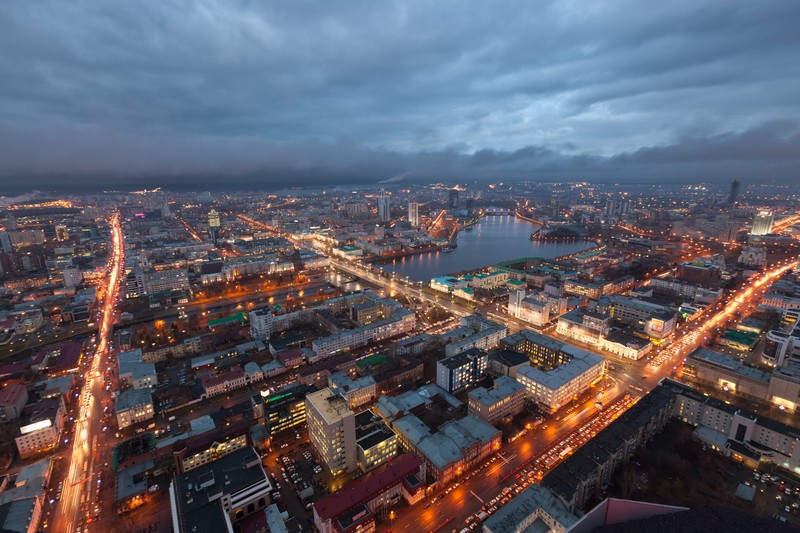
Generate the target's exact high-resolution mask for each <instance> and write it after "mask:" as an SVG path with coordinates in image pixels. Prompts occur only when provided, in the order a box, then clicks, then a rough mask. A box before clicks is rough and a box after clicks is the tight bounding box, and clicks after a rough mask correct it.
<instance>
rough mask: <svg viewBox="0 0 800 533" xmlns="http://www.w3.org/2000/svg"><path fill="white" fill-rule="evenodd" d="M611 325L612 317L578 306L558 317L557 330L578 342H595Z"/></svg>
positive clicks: (605, 333)
mask: <svg viewBox="0 0 800 533" xmlns="http://www.w3.org/2000/svg"><path fill="white" fill-rule="evenodd" d="M610 325H611V318H610V317H608V316H606V315H604V314H602V313H595V312H594V311H588V310H586V309H581V308H578V309H574V310H572V311H570V312H568V313H565V314H563V315H561V316H560V317H558V325H557V326H556V332H557V333H558V334H559V335H563V336H564V337H567V338H569V339H575V340H576V341H578V342H585V343H587V344H594V343H597V342H598V341H599V339H600V338H601V337H605V336H606V335H607V334H608V330H609V328H610Z"/></svg>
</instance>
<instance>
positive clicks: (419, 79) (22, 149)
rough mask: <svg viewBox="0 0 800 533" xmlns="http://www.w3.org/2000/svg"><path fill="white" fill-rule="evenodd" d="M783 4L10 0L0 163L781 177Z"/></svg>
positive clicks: (103, 169)
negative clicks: (64, 0) (56, 0)
mask: <svg viewBox="0 0 800 533" xmlns="http://www.w3.org/2000/svg"><path fill="white" fill-rule="evenodd" d="M262 4H263V5H262ZM797 20H800V4H798V3H797V2H795V1H785V2H728V1H719V2H713V1H712V2H689V1H686V2H667V3H663V4H653V5H649V4H648V5H646V6H645V5H643V4H642V3H641V2H634V1H631V2H564V1H561V2H504V3H500V4H496V3H489V2H474V3H472V2H456V1H453V2H413V1H406V2H396V3H391V2H366V1H365V2H346V3H321V2H320V3H312V2H302V1H301V2H292V3H250V2H232V1H228V0H201V1H198V2H190V3H186V2H178V1H177V0H158V1H155V0H154V1H143V2H72V3H48V2H7V3H5V4H3V5H2V6H0V47H1V49H2V50H3V53H2V54H0V161H2V166H0V178H2V179H3V180H5V181H8V180H10V179H12V178H20V177H23V178H25V179H29V180H31V183H40V182H41V183H44V184H46V183H47V182H48V180H52V178H53V177H54V176H80V177H81V179H82V180H85V181H88V180H92V179H95V180H98V181H100V182H103V183H107V181H108V180H109V179H110V178H118V179H123V178H142V179H151V180H158V179H163V180H167V181H169V180H180V179H189V178H191V177H197V176H214V175H219V174H223V175H225V176H231V177H237V178H238V179H241V180H254V181H269V180H275V181H282V180H287V179H288V180H304V181H314V180H317V181H325V180H331V181H334V180H338V181H348V180H350V181H375V182H377V181H380V180H388V179H391V178H392V177H398V176H402V178H403V179H415V178H437V179H441V178H454V179H459V178H463V177H469V178H482V177H494V178H497V177H499V178H505V177H508V178H513V177H531V178H536V177H554V176H555V177H591V178H608V179H617V178H619V179H637V178H640V177H641V176H643V175H647V176H653V177H658V178H659V179H670V178H678V179H684V178H687V177H694V178H728V177H732V176H733V177H760V178H773V179H792V178H795V177H796V175H797V174H796V171H797V168H798V167H799V166H800V165H798V163H800V150H798V149H797V148H798V132H799V131H800V128H799V127H798V122H797V121H798V119H799V118H800V117H798V104H799V103H800V102H798V95H799V94H800V63H798V62H797V60H796V58H797V57H799V56H800V32H797V30H796V24H797Z"/></svg>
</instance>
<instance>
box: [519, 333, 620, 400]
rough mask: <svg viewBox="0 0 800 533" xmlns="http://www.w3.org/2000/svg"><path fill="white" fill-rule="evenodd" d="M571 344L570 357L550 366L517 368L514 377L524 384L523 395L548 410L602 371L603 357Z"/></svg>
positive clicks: (599, 376)
mask: <svg viewBox="0 0 800 533" xmlns="http://www.w3.org/2000/svg"><path fill="white" fill-rule="evenodd" d="M571 348H572V352H573V353H572V359H571V360H570V361H569V362H568V363H564V364H563V365H561V366H558V367H556V368H555V369H553V370H549V371H546V372H545V371H542V370H539V369H538V368H534V367H524V368H521V369H519V370H518V371H517V381H519V382H520V383H521V384H522V385H523V386H524V387H525V389H526V396H527V397H528V398H530V399H531V400H533V401H535V402H537V403H539V404H540V405H542V406H544V407H545V408H547V409H550V410H551V411H556V410H557V409H559V408H560V407H562V406H563V405H565V404H567V403H568V402H570V401H571V400H572V399H573V397H575V396H577V395H579V394H581V393H582V392H583V391H584V390H586V389H587V388H588V387H590V386H591V385H592V384H593V383H595V382H596V381H598V380H599V379H601V378H602V377H603V374H604V373H605V366H606V362H605V359H603V358H602V357H600V356H599V355H595V354H593V353H590V352H587V351H585V350H580V349H578V348H575V347H571Z"/></svg>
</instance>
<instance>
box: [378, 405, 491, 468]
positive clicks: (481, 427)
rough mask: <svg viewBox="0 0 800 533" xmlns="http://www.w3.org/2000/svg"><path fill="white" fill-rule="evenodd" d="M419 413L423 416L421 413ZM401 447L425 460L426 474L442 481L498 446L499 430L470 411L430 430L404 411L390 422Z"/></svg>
mask: <svg viewBox="0 0 800 533" xmlns="http://www.w3.org/2000/svg"><path fill="white" fill-rule="evenodd" d="M420 416H423V415H422V414H420ZM392 428H393V429H394V430H395V432H396V433H397V441H398V444H399V446H400V448H401V449H402V450H404V451H411V452H414V453H416V454H417V455H418V456H419V458H420V459H422V460H423V461H424V462H425V465H426V469H427V472H428V475H429V476H430V477H431V478H433V479H435V480H437V481H440V482H441V483H447V482H448V481H450V480H452V479H455V478H457V477H458V476H460V475H461V474H463V473H464V472H467V471H468V470H470V469H472V468H473V467H475V466H476V465H478V464H479V463H481V462H482V461H483V460H485V459H486V457H488V456H489V455H491V454H492V453H494V452H496V451H497V450H499V449H500V440H501V437H502V432H501V431H500V430H499V429H497V428H495V427H493V426H491V425H489V424H488V423H487V422H484V421H483V420H481V419H480V418H478V417H477V416H475V415H473V414H468V415H467V416H465V417H464V418H461V419H459V420H448V421H447V422H445V423H444V424H442V425H440V426H439V427H438V428H437V429H435V430H432V429H431V427H430V426H428V424H426V423H425V422H424V421H423V420H422V419H421V418H420V417H418V416H416V415H413V414H407V415H405V416H402V418H399V419H396V420H395V421H394V422H392Z"/></svg>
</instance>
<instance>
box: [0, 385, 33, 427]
mask: <svg viewBox="0 0 800 533" xmlns="http://www.w3.org/2000/svg"><path fill="white" fill-rule="evenodd" d="M26 403H28V389H27V388H25V385H23V384H22V383H8V384H7V385H6V386H5V387H3V388H2V390H0V422H7V421H9V420H11V419H13V418H19V416H20V414H21V413H22V408H23V407H25V404H26Z"/></svg>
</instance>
